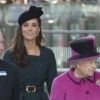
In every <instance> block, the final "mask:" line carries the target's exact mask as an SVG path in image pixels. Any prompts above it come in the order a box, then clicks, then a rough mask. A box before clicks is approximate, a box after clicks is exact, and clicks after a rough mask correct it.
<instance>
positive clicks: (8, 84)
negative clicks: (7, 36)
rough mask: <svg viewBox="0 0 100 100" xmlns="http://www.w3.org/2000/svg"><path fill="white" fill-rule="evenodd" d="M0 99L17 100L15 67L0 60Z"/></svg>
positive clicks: (17, 77) (17, 89) (17, 79)
mask: <svg viewBox="0 0 100 100" xmlns="http://www.w3.org/2000/svg"><path fill="white" fill-rule="evenodd" d="M0 100H19V75H18V71H17V68H16V67H14V66H12V65H11V64H9V63H7V62H4V61H3V60H0Z"/></svg>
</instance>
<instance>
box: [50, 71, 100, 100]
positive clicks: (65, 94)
mask: <svg viewBox="0 0 100 100" xmlns="http://www.w3.org/2000/svg"><path fill="white" fill-rule="evenodd" d="M50 100H100V73H99V72H95V74H94V75H93V76H92V77H88V78H87V79H79V78H76V77H75V76H74V74H73V71H72V70H70V71H68V72H66V73H63V74H61V75H59V76H58V77H56V78H55V79H54V81H53V84H52V89H51V94H50Z"/></svg>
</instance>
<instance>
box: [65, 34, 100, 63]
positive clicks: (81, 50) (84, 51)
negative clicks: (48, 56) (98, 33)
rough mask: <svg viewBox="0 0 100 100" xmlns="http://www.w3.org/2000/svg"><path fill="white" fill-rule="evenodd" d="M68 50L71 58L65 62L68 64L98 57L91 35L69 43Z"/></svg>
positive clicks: (94, 39)
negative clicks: (69, 49)
mask: <svg viewBox="0 0 100 100" xmlns="http://www.w3.org/2000/svg"><path fill="white" fill-rule="evenodd" d="M70 48H71V57H70V58H69V59H68V60H67V62H68V63H74V62H76V61H79V60H86V59H93V58H97V57H99V56H100V53H99V52H97V51H96V38H95V36H93V35H89V36H87V37H83V38H80V39H79V40H75V41H72V42H70Z"/></svg>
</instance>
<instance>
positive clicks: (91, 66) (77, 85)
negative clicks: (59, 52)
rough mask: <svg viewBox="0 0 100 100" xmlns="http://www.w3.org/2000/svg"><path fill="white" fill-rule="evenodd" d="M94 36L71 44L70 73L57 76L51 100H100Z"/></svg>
mask: <svg viewBox="0 0 100 100" xmlns="http://www.w3.org/2000/svg"><path fill="white" fill-rule="evenodd" d="M95 40H96V39H95V37H94V36H87V37H84V38H81V39H79V40H75V41H72V42H70V47H71V51H72V56H71V57H70V58H69V59H68V63H70V66H71V67H70V69H69V71H67V72H65V73H63V74H61V75H59V76H57V77H56V78H55V79H54V81H53V84H52V89H51V94H50V100H100V73H99V72H97V71H96V59H97V57H99V56H100V53H98V52H97V51H96V43H95V42H96V41H95Z"/></svg>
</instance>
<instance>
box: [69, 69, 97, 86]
mask: <svg viewBox="0 0 100 100" xmlns="http://www.w3.org/2000/svg"><path fill="white" fill-rule="evenodd" d="M73 72H74V69H70V70H69V71H68V76H69V78H70V79H71V80H72V81H73V82H74V83H76V84H81V83H85V82H86V81H90V82H92V83H94V82H95V73H94V75H93V76H89V77H87V78H77V77H75V75H74V73H73Z"/></svg>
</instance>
